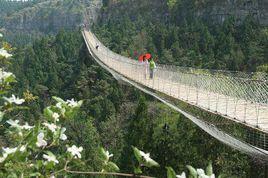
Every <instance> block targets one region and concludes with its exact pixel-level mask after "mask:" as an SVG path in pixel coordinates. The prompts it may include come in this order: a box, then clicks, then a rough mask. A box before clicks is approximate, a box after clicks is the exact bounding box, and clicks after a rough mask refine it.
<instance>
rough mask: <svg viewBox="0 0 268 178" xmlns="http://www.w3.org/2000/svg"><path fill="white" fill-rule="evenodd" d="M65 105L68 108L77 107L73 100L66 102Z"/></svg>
mask: <svg viewBox="0 0 268 178" xmlns="http://www.w3.org/2000/svg"><path fill="white" fill-rule="evenodd" d="M66 103H67V104H68V106H70V107H72V108H75V107H77V106H78V102H76V101H74V99H71V100H67V101H66Z"/></svg>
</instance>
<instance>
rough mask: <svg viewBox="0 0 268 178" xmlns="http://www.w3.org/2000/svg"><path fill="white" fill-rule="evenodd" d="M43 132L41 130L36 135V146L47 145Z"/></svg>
mask: <svg viewBox="0 0 268 178" xmlns="http://www.w3.org/2000/svg"><path fill="white" fill-rule="evenodd" d="M44 137H45V135H44V133H43V132H40V133H39V134H38V135H37V142H36V146H38V147H45V146H47V142H46V141H45V140H44Z"/></svg>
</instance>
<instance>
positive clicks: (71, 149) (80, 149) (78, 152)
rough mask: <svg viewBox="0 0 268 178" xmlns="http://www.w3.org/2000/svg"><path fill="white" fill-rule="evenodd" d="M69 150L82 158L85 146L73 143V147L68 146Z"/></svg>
mask: <svg viewBox="0 0 268 178" xmlns="http://www.w3.org/2000/svg"><path fill="white" fill-rule="evenodd" d="M67 151H68V152H70V153H71V154H72V155H73V156H74V157H75V158H81V153H80V152H82V151H83V147H81V146H80V147H79V148H78V147H77V146H75V145H73V146H72V147H69V148H67Z"/></svg>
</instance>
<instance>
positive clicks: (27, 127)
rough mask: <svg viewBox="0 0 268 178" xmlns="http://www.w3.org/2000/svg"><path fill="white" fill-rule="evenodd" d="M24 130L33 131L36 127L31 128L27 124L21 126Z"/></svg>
mask: <svg viewBox="0 0 268 178" xmlns="http://www.w3.org/2000/svg"><path fill="white" fill-rule="evenodd" d="M21 127H22V128H23V129H25V130H31V129H32V128H34V126H30V125H29V124H28V123H27V122H26V123H25V125H23V126H21Z"/></svg>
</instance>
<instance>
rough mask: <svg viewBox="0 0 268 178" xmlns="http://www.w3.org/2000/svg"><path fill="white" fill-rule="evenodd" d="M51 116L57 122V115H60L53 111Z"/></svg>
mask: <svg viewBox="0 0 268 178" xmlns="http://www.w3.org/2000/svg"><path fill="white" fill-rule="evenodd" d="M52 117H53V118H54V119H55V121H56V122H58V121H59V117H60V115H59V114H58V113H56V112H54V113H53V114H52Z"/></svg>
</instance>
